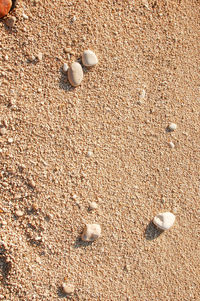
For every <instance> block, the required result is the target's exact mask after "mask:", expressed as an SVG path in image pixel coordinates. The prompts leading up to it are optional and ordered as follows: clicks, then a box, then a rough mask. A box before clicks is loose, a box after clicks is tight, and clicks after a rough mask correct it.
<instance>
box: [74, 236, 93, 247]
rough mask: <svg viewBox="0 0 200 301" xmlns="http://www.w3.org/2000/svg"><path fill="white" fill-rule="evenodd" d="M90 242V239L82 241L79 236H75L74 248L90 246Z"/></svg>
mask: <svg viewBox="0 0 200 301" xmlns="http://www.w3.org/2000/svg"><path fill="white" fill-rule="evenodd" d="M91 244H92V241H89V242H86V241H83V240H82V239H81V237H80V236H78V237H77V239H76V241H75V243H74V249H77V248H86V247H88V246H91Z"/></svg>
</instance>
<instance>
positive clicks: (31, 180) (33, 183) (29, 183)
mask: <svg viewBox="0 0 200 301" xmlns="http://www.w3.org/2000/svg"><path fill="white" fill-rule="evenodd" d="M28 185H29V186H30V187H32V188H34V187H35V186H36V184H35V182H34V181H33V179H30V180H29V182H28Z"/></svg>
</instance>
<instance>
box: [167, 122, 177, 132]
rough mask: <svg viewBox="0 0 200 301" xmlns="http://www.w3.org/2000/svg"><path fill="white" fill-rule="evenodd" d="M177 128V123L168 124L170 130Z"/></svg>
mask: <svg viewBox="0 0 200 301" xmlns="http://www.w3.org/2000/svg"><path fill="white" fill-rule="evenodd" d="M176 128H177V125H176V123H170V124H169V126H168V129H169V131H170V132H173V131H175V130H176Z"/></svg>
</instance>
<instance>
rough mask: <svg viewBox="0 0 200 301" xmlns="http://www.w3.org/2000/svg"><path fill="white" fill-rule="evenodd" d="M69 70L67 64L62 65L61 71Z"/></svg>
mask: <svg viewBox="0 0 200 301" xmlns="http://www.w3.org/2000/svg"><path fill="white" fill-rule="evenodd" d="M68 69H69V66H68V65H67V63H64V64H63V71H64V72H67V70H68Z"/></svg>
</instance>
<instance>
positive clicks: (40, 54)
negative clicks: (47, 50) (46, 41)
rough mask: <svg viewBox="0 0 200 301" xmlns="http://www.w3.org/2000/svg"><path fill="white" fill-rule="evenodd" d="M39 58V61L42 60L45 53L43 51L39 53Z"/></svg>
mask: <svg viewBox="0 0 200 301" xmlns="http://www.w3.org/2000/svg"><path fill="white" fill-rule="evenodd" d="M37 58H38V60H39V61H42V58H43V54H42V53H41V52H39V53H38V55H37Z"/></svg>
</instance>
